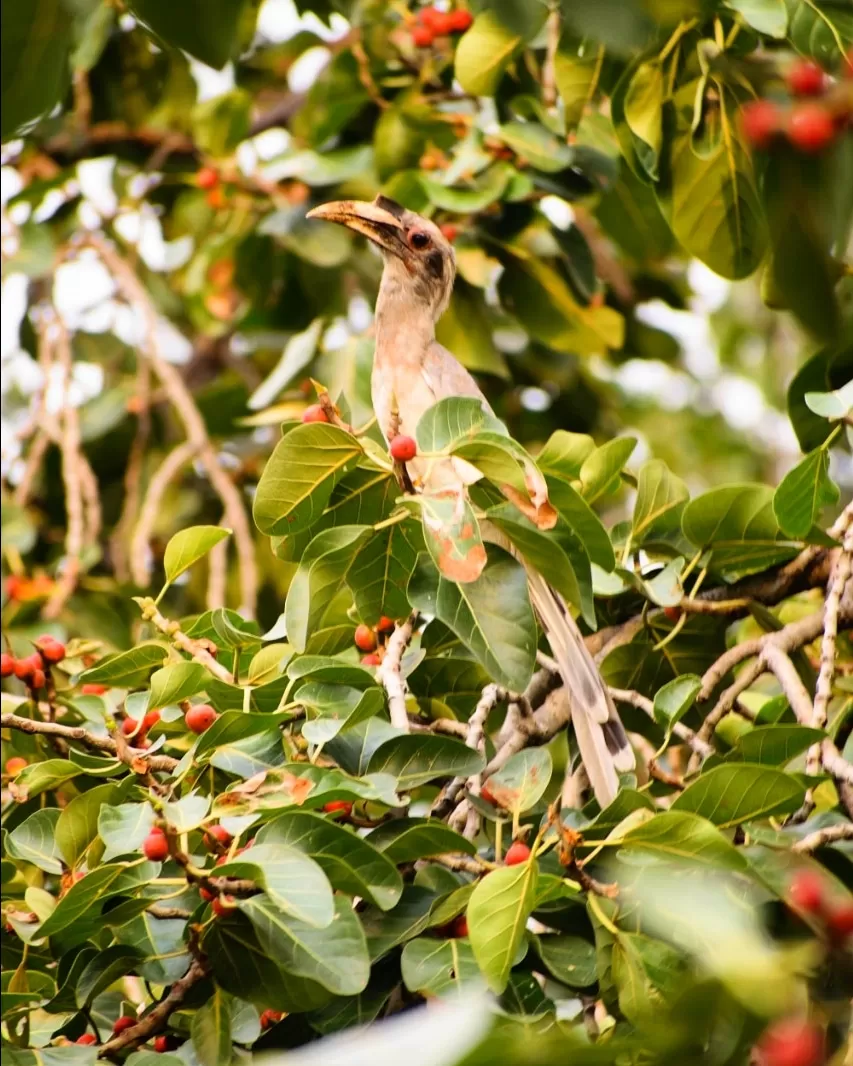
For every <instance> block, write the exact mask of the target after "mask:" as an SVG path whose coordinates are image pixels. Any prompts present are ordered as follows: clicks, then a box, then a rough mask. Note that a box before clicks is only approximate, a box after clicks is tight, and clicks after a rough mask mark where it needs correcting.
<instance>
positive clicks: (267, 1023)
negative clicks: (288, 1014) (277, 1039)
mask: <svg viewBox="0 0 853 1066" xmlns="http://www.w3.org/2000/svg"><path fill="white" fill-rule="evenodd" d="M283 1017H284V1015H283V1014H282V1013H281V1011H280V1010H265V1011H264V1012H263V1013H262V1014H261V1029H272V1027H273V1026H274V1025H277V1024H278V1022H280V1021H281V1019H282V1018H283Z"/></svg>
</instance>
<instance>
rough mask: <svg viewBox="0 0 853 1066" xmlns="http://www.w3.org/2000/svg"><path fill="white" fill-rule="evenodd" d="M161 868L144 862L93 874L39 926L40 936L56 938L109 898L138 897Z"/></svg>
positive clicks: (105, 868)
mask: <svg viewBox="0 0 853 1066" xmlns="http://www.w3.org/2000/svg"><path fill="white" fill-rule="evenodd" d="M159 868H160V867H159V864H158V863H152V862H143V863H138V864H137V865H135V866H125V865H124V864H122V863H115V864H113V865H107V866H99V867H97V869H95V870H90V871H89V873H87V874H86V876H85V877H83V878H81V879H80V880H79V881H77V882H75V883H74V884H73V885H72V886H71V888H69V890H68V891H67V892H66V893H65V895H64V896H63V897H62V899H61V900H60V901H59V903H57V905H56V908H55V910H54V911H53V913H52V914H51V916H50V917H49V918H48V919H47V921H45V922H43V923H42V924H41V925H40V926H39V928H38V934H39V936H40V937H49V936H56V934H57V933H59V932H61V931H62V930H63V929H67V928H68V927H69V926H72V925H74V923H75V922H79V921H81V920H82V919H83V918H84V917H85V916H87V915H89V914H90V913H91V912H92V911H93V910H94V909H95V908H96V907H97V906H98V905H99V904H100V903H102V902H103V901H104V900H106V899H108V898H109V897H110V896H117V895H125V894H128V895H136V894H138V893H139V889H140V888H141V886H142V885H145V884H148V882H149V881H150V880H151V879H152V877H154V876H156V872H157V871H158V870H159Z"/></svg>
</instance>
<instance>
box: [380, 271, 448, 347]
mask: <svg viewBox="0 0 853 1066" xmlns="http://www.w3.org/2000/svg"><path fill="white" fill-rule="evenodd" d="M434 339H435V319H434V318H433V314H432V310H431V308H430V307H429V306H428V305H427V304H425V303H424V302H423V301H422V300H419V299H417V298H413V297H412V294H411V292H410V291H409V290H408V289H407V288H406V287H404V286H403V285H401V284H400V283H399V281H398V279H397V278H395V277H394V276H393V275H392V274H390V273H389V271H388V270H385V272H384V273H383V276H382V284H381V285H380V286H379V296H378V298H377V300H376V355H375V357H374V358H375V362H376V363H378V364H387V363H389V362H392V361H393V362H394V363H395V364H397V365H401V364H405V363H408V364H411V365H413V366H418V367H419V366H420V365H421V364H422V363H423V361H424V359H425V357H426V354H427V351H428V350H429V346H430V344H431V343H432V342H433V340H434Z"/></svg>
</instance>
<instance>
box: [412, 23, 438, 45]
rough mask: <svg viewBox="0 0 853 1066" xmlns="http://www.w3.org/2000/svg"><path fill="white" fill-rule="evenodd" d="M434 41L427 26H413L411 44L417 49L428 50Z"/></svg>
mask: <svg viewBox="0 0 853 1066" xmlns="http://www.w3.org/2000/svg"><path fill="white" fill-rule="evenodd" d="M433 40H434V37H433V32H432V30H431V29H430V28H429V26H415V27H414V28H413V29H412V43H413V44H414V45H415V46H416V47H418V48H429V46H430V45H431V44H432V42H433Z"/></svg>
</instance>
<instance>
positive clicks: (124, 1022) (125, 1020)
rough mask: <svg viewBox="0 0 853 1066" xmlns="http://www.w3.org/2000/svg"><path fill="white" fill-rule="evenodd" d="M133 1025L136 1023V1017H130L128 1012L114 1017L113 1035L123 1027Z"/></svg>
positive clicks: (120, 1031) (126, 1027) (121, 1031)
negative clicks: (119, 1016)
mask: <svg viewBox="0 0 853 1066" xmlns="http://www.w3.org/2000/svg"><path fill="white" fill-rule="evenodd" d="M134 1025H136V1018H131V1017H130V1015H129V1014H123V1015H122V1016H121V1018H117V1019H116V1023H115V1025H114V1026H113V1036H118V1034H119V1033H123V1032H124V1031H125V1029H132V1028H133V1026H134Z"/></svg>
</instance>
